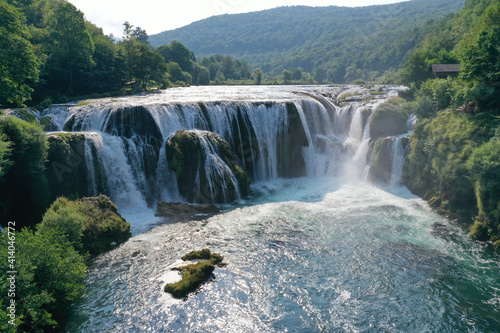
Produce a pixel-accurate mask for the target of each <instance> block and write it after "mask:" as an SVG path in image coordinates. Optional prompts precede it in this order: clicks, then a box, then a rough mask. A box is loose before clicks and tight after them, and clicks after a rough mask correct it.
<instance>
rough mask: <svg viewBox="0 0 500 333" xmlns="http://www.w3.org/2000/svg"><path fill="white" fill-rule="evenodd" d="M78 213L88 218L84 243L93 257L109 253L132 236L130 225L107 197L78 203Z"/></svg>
mask: <svg viewBox="0 0 500 333" xmlns="http://www.w3.org/2000/svg"><path fill="white" fill-rule="evenodd" d="M76 205H77V207H78V211H79V212H80V213H81V214H82V215H83V216H85V217H86V218H87V222H86V224H85V228H84V229H83V234H82V243H83V245H84V247H85V248H86V249H87V250H88V252H89V253H90V254H92V255H97V254H99V253H102V252H105V251H109V250H111V249H112V248H114V247H115V246H117V245H119V244H122V243H124V242H125V241H127V240H128V239H129V238H130V236H131V235H132V234H131V232H130V223H128V222H127V221H126V220H125V219H124V218H123V217H122V216H121V215H120V213H119V212H118V208H117V207H116V205H115V204H114V203H113V202H112V201H111V199H110V198H108V197H107V196H105V195H100V196H98V197H86V198H82V199H79V200H77V201H76Z"/></svg>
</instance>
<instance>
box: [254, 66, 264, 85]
mask: <svg viewBox="0 0 500 333" xmlns="http://www.w3.org/2000/svg"><path fill="white" fill-rule="evenodd" d="M263 74H264V73H262V70H261V69H260V68H256V69H254V70H253V73H252V76H253V77H254V79H255V84H258V85H260V84H262V75H263Z"/></svg>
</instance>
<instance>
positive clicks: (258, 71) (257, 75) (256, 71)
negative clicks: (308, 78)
mask: <svg viewBox="0 0 500 333" xmlns="http://www.w3.org/2000/svg"><path fill="white" fill-rule="evenodd" d="M263 75H264V73H263V72H262V70H261V69H260V68H256V69H254V70H253V72H252V77H253V78H254V80H255V84H257V85H261V84H262V76H263ZM301 77H302V73H301Z"/></svg>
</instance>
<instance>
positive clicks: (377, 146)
mask: <svg viewBox="0 0 500 333" xmlns="http://www.w3.org/2000/svg"><path fill="white" fill-rule="evenodd" d="M391 169H392V142H391V139H390V138H378V139H377V140H376V141H375V142H374V143H373V146H372V150H371V154H370V172H369V174H368V177H369V180H370V181H374V182H377V183H386V184H387V183H389V182H390V180H391V171H392V170H391Z"/></svg>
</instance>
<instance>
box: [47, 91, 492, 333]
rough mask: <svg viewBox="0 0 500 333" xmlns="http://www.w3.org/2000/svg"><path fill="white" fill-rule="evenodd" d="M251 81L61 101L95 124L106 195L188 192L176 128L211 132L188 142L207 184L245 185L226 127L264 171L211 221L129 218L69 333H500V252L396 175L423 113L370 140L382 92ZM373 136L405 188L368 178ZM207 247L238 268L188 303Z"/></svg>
mask: <svg viewBox="0 0 500 333" xmlns="http://www.w3.org/2000/svg"><path fill="white" fill-rule="evenodd" d="M244 89H245V90H243V88H233V87H224V88H217V87H215V88H214V87H206V88H203V87H198V88H189V89H178V90H176V89H171V90H167V91H166V92H164V93H162V94H155V95H151V96H140V97H132V98H124V99H119V100H118V102H114V101H109V102H106V101H104V102H103V101H102V100H100V101H96V102H95V103H93V104H92V105H86V106H71V107H69V106H67V107H66V111H65V112H66V118H64V117H63V116H62V115H63V112H62V111H61V110H62V107H59V108H58V109H57V119H58V120H57V121H56V122H55V123H59V125H57V124H54V127H55V128H56V127H57V129H59V130H66V131H79V133H84V135H85V149H84V150H85V156H86V163H87V164H86V166H87V173H86V174H87V176H88V183H89V192H90V194H97V193H100V192H105V193H107V194H109V195H110V196H111V197H112V199H113V200H114V201H115V202H116V203H117V205H118V207H119V209H120V211H123V210H124V209H126V208H127V207H135V209H136V210H139V211H143V210H146V209H147V208H146V206H147V204H149V205H150V206H154V202H155V201H157V200H164V201H179V200H182V199H183V198H182V197H181V196H180V192H179V190H180V189H179V187H178V184H177V178H176V176H177V175H176V171H173V170H172V169H171V168H170V165H169V160H168V157H167V156H171V155H169V152H168V149H169V148H167V145H166V144H167V143H168V141H169V140H171V139H173V138H175V137H176V136H177V135H176V133H177V134H178V132H179V130H185V132H186V133H187V134H189V135H190V136H191V137H194V138H196V140H197V142H199V145H200V147H201V148H200V152H196V154H199V155H196V154H195V153H193V152H191V151H189V152H188V153H191V154H192V155H195V156H196V157H197V158H198V156H203V158H204V160H205V163H201V162H200V161H198V164H197V166H199V168H200V170H196V171H199V172H197V176H196V177H199V178H196V179H194V181H198V184H201V182H202V179H203V178H204V177H205V178H207V179H208V180H207V184H208V185H207V187H208V192H211V191H212V192H214V193H215V192H216V189H215V185H214V184H215V183H216V182H218V181H221V182H224V181H225V182H226V183H225V186H227V187H233V188H237V186H235V185H236V183H237V181H238V180H237V179H235V177H234V172H233V171H234V168H233V169H231V168H230V165H229V164H228V163H229V162H228V161H227V160H225V159H224V157H223V155H222V154H220V151H218V148H217V147H216V145H215V144H214V140H215V139H214V140H212V137H213V136H216V134H217V140H218V141H217V142H218V143H219V144H220V145H222V146H224V147H226V146H227V147H229V148H230V149H229V150H231V151H232V153H233V155H234V156H236V157H237V158H238V159H239V160H240V161H239V162H240V163H239V165H241V166H242V167H244V168H245V169H246V170H247V171H248V174H250V175H251V176H252V177H253V178H254V180H255V181H256V182H255V183H254V186H253V194H252V195H251V196H249V197H247V198H246V199H245V200H238V201H236V202H233V203H229V204H225V205H223V206H222V207H223V209H224V211H225V212H224V213H223V214H219V215H216V216H214V217H212V218H209V219H204V220H201V221H190V222H189V223H166V224H161V225H159V226H155V227H154V228H153V229H151V228H144V229H135V230H134V226H135V225H136V224H137V223H140V221H141V220H142V219H143V217H144V216H133V217H132V218H129V217H128V216H125V218H127V220H128V221H130V222H131V223H132V230H133V233H134V234H135V236H134V237H133V238H132V239H131V240H129V241H128V242H126V243H125V244H123V245H121V246H120V247H119V248H117V249H115V250H113V251H110V252H108V253H105V254H103V255H101V256H99V257H98V258H97V259H96V260H95V261H94V262H93V263H92V267H91V268H90V269H89V272H88V275H87V282H88V283H87V290H86V293H85V296H84V297H83V299H82V300H81V301H79V302H77V303H76V304H74V305H73V306H72V311H73V313H72V316H71V318H70V320H69V322H68V325H67V327H65V331H68V332H92V331H99V332H145V331H148V332H231V333H240V332H259V333H260V332H284V331H297V332H336V331H341V332H420V331H426V332H490V331H491V332H494V331H498V330H500V320H499V319H498V318H500V317H499V314H500V292H499V290H498V288H497V286H498V284H499V283H500V281H499V280H498V269H499V267H500V260H498V257H496V256H495V255H494V254H493V253H492V252H491V251H488V249H487V248H486V246H483V245H481V244H478V243H475V242H473V241H472V240H470V239H469V238H468V237H467V233H466V231H464V230H461V229H460V228H459V227H458V226H457V225H456V224H453V222H450V221H449V220H448V219H446V218H445V217H443V216H439V215H437V214H435V213H434V212H433V211H432V210H431V209H430V208H429V207H428V205H427V204H426V203H425V202H424V201H423V200H421V199H419V198H417V197H415V196H413V195H412V194H411V193H409V192H408V190H407V189H406V188H404V187H400V186H397V185H398V183H399V181H400V180H399V179H400V176H401V166H402V161H403V158H404V146H405V145H406V144H407V140H406V139H404V136H406V135H407V134H409V133H410V132H411V128H412V126H413V124H414V121H415V118H414V117H410V119H409V122H408V125H409V126H408V133H406V134H404V133H401V134H400V135H397V136H392V137H385V136H380V137H377V138H372V137H371V130H370V124H371V120H373V119H376V117H375V115H374V111H375V109H376V108H377V107H378V102H376V101H375V102H372V103H364V102H359V100H358V101H357V102H353V103H347V104H346V105H343V106H338V105H335V103H334V100H335V99H334V98H330V97H328V96H330V95H331V94H329V93H326V94H322V93H321V91H320V92H318V91H317V89H319V88H304V87H290V88H288V87H285V88H283V87H245V88H244ZM323 89H325V90H326V92H329V91H330V88H323ZM296 90H306V91H307V94H296V93H294V91H296ZM238 94H240V95H241V99H236V98H235V96H238ZM336 95H338V91H337V92H336ZM325 96H326V97H325ZM363 98H364V97H363ZM50 112H51V110H48V111H47V112H46V115H50ZM54 112H56V111H54ZM63 118H64V121H62V120H61V119H63ZM375 127H376V126H373V128H375ZM80 131H81V132H80ZM404 131H405V130H404V129H403V130H402V131H401V132H404ZM214 133H215V134H214ZM181 134H182V132H181ZM378 140H380V141H378ZM376 141H378V142H379V143H380V144H379V145H378V146H380V147H381V149H382V150H383V151H384V152H385V155H383V162H386V163H383V165H384V166H385V167H386V168H387V170H390V175H389V177H388V178H387V184H388V185H391V184H392V185H396V186H392V187H391V186H388V187H375V186H372V185H370V184H367V183H363V182H359V181H360V180H363V179H364V178H363V177H364V174H367V173H368V172H367V171H366V170H367V168H368V165H369V161H370V158H369V155H370V153H371V150H372V149H374V148H373V146H374V143H375V142H376ZM168 147H170V146H168ZM202 171H203V172H202ZM299 176H310V177H299ZM285 178H291V179H285ZM347 178H349V179H347ZM216 179H219V180H218V181H216ZM346 180H352V181H354V182H351V183H349V182H347V184H346ZM181 185H182V184H181ZM238 195H239V194H238ZM212 196H215V194H213V195H212ZM149 229H151V230H150V231H149V232H145V231H147V230H149ZM137 231H139V232H137ZM138 233H139V235H138ZM206 247H209V248H210V249H211V250H212V251H213V252H219V253H221V254H222V255H223V256H224V257H225V262H227V263H228V265H227V266H226V267H225V268H216V269H215V271H214V274H215V275H214V279H213V281H211V282H210V283H207V284H205V285H204V286H202V287H201V289H199V292H197V293H192V294H190V295H189V297H188V298H187V299H185V300H175V299H173V298H172V297H171V296H170V295H168V294H166V293H164V292H163V287H164V285H165V283H167V282H172V281H170V280H169V279H170V278H171V276H172V270H171V269H172V267H175V266H176V265H177V264H178V263H179V261H180V259H179V258H181V257H182V256H183V255H184V254H186V253H188V252H190V251H192V250H199V249H202V248H206ZM174 275H175V274H174ZM417 312H418V313H417Z"/></svg>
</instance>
